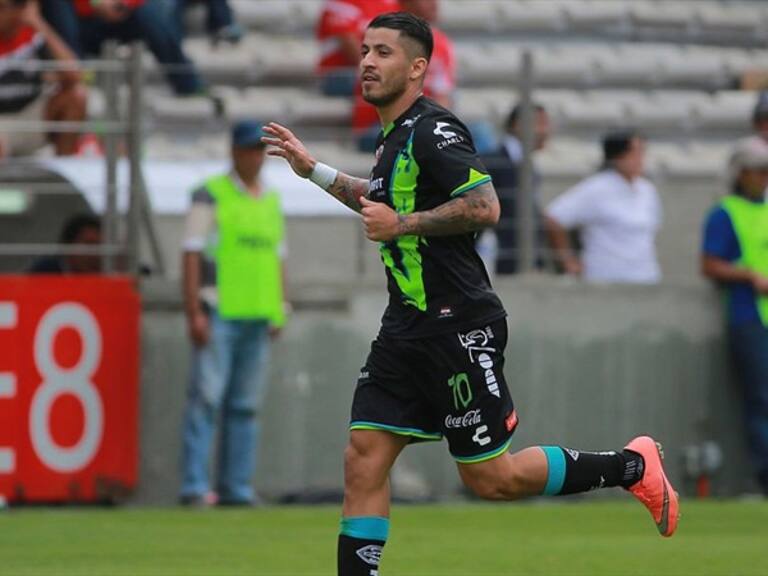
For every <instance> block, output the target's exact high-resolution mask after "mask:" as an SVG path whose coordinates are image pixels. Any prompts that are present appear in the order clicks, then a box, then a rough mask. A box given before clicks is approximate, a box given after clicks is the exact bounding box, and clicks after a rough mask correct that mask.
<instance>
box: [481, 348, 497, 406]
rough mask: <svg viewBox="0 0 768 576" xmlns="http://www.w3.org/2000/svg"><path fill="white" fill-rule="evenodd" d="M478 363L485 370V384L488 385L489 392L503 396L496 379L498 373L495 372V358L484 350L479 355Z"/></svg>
mask: <svg viewBox="0 0 768 576" xmlns="http://www.w3.org/2000/svg"><path fill="white" fill-rule="evenodd" d="M477 363H478V364H480V367H481V368H483V369H484V370H485V384H486V386H488V392H490V393H491V394H493V395H494V396H496V398H501V391H500V390H499V383H498V381H497V380H496V374H494V373H493V358H491V357H490V356H489V355H488V354H486V353H485V352H483V353H482V354H480V356H478V357H477Z"/></svg>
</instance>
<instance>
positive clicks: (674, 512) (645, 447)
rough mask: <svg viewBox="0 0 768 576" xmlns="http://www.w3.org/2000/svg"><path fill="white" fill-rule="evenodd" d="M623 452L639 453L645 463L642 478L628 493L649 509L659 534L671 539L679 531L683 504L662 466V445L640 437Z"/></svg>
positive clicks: (651, 439) (646, 437)
mask: <svg viewBox="0 0 768 576" xmlns="http://www.w3.org/2000/svg"><path fill="white" fill-rule="evenodd" d="M624 449H625V450H631V451H632V452H637V453H638V454H640V455H641V456H642V457H643V460H644V461H645V471H644V472H643V477H642V479H641V480H640V481H638V482H636V483H635V484H633V485H632V486H630V487H629V488H628V490H629V491H630V492H632V494H634V495H635V498H637V499H638V500H640V502H642V503H643V505H645V507H646V508H648V511H649V512H650V513H651V516H653V521H654V522H656V528H658V529H659V534H661V535H662V536H665V537H669V536H672V534H674V533H675V530H677V520H678V518H679V517H680V503H679V501H678V496H677V492H675V490H674V488H672V484H670V483H669V480H668V479H667V475H666V474H665V473H664V466H663V465H662V459H663V458H664V453H663V452H662V449H661V444H659V443H658V442H656V441H655V440H654V439H653V438H651V437H650V436H638V437H637V438H635V439H634V440H632V441H631V442H630V443H629V444H627V445H626V446H625V448H624Z"/></svg>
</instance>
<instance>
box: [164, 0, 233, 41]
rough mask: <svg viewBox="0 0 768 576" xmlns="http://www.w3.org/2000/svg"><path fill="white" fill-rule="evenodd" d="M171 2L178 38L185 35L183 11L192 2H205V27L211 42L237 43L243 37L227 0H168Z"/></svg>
mask: <svg viewBox="0 0 768 576" xmlns="http://www.w3.org/2000/svg"><path fill="white" fill-rule="evenodd" d="M168 1H169V2H170V3H171V17H172V19H173V23H174V25H175V26H176V34H177V35H178V37H179V38H183V37H184V36H185V31H184V12H185V11H186V10H187V8H189V6H191V5H192V4H195V3H198V4H205V6H206V9H207V11H208V17H207V19H206V29H207V30H208V34H209V36H210V37H211V42H212V43H213V44H214V45H216V44H218V43H220V42H229V43H232V44H237V43H238V42H240V40H242V38H243V29H242V27H241V26H240V25H239V24H238V23H237V22H236V21H235V14H234V12H233V11H232V7H231V6H230V5H229V0H168Z"/></svg>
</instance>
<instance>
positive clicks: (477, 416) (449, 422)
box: [445, 410, 483, 428]
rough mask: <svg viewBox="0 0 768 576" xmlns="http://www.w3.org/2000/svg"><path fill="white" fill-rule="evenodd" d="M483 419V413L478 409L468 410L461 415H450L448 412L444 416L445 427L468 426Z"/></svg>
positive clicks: (476, 423)
mask: <svg viewBox="0 0 768 576" xmlns="http://www.w3.org/2000/svg"><path fill="white" fill-rule="evenodd" d="M482 421H483V413H482V412H480V410H470V411H469V412H467V413H466V414H464V415H463V416H451V415H450V414H449V415H448V416H446V417H445V427H446V428H469V427H470V426H477V425H478V424H480V423H481V422H482Z"/></svg>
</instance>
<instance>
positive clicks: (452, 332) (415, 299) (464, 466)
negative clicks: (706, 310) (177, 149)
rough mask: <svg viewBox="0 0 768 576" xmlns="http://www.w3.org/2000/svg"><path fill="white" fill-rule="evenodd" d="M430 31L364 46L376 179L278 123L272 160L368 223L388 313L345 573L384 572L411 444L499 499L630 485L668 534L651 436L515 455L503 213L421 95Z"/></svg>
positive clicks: (406, 32)
mask: <svg viewBox="0 0 768 576" xmlns="http://www.w3.org/2000/svg"><path fill="white" fill-rule="evenodd" d="M431 52H432V34H431V31H430V28H429V25H428V24H427V23H426V22H425V21H424V20H421V19H420V18H418V17H415V16H413V15H410V14H406V13H402V12H396V13H388V14H384V15H381V16H379V17H377V18H375V19H374V20H373V21H372V22H371V23H370V24H369V26H368V28H367V30H366V33H365V37H364V39H363V44H362V61H361V63H360V74H361V80H362V90H363V94H364V95H365V98H366V99H367V100H368V101H369V102H371V103H372V104H373V105H374V106H376V108H377V110H378V113H379V116H380V118H381V123H382V126H383V127H384V128H383V130H382V132H381V134H380V136H379V143H378V146H377V150H376V164H375V166H374V167H373V170H372V172H371V176H370V178H369V179H367V180H366V179H359V178H353V177H351V176H348V175H346V174H343V173H341V172H338V171H337V170H335V169H333V168H331V167H329V166H327V165H325V164H322V163H320V162H317V161H316V160H315V159H314V158H313V157H312V155H311V154H310V153H309V152H308V151H307V150H306V148H305V147H304V145H303V144H302V142H301V141H300V140H299V139H298V138H297V137H296V136H295V135H294V134H293V133H292V132H291V131H290V130H288V129H287V128H285V127H283V126H281V125H279V124H276V123H270V124H269V125H268V126H266V127H265V131H266V132H267V133H268V134H269V136H268V137H265V142H267V143H268V144H270V145H272V146H274V148H272V149H271V151H270V152H269V153H270V154H272V155H274V156H280V157H282V158H285V159H286V160H287V161H288V162H289V163H290V165H291V167H292V168H293V170H294V171H295V172H296V173H297V174H298V175H299V176H302V177H304V178H309V179H310V180H311V181H312V182H314V183H315V184H317V185H318V186H320V187H321V188H323V189H324V190H326V191H327V192H328V193H329V194H331V195H332V196H334V197H335V198H337V199H338V200H339V201H341V202H343V203H344V204H346V205H347V206H348V207H350V208H352V209H353V210H355V211H357V212H359V213H360V214H362V219H363V225H364V227H365V232H366V235H367V237H368V238H369V239H370V240H372V241H376V242H380V243H381V244H380V250H381V258H382V260H383V262H384V264H385V266H386V270H387V279H388V289H389V294H390V301H389V306H388V307H387V310H386V312H385V313H384V317H383V320H382V326H381V331H380V332H379V335H378V336H377V337H376V339H375V340H374V342H373V344H372V346H371V352H370V354H369V356H368V359H367V361H366V364H365V366H364V367H363V369H362V371H361V373H360V377H359V380H358V383H357V388H356V390H355V395H354V400H353V403H352V420H351V424H350V430H351V432H350V438H349V444H348V446H347V448H346V450H345V455H344V468H345V469H344V472H345V489H344V505H343V512H342V513H343V517H342V520H341V533H340V536H339V540H338V573H339V575H340V576H363V575H364V576H375V575H376V574H378V566H379V561H380V558H381V552H382V547H383V546H384V543H385V542H386V540H387V533H388V530H389V519H388V517H389V505H390V494H389V481H388V476H389V471H390V468H391V467H392V465H393V463H394V461H395V459H396V458H397V456H398V454H400V452H401V451H402V450H403V448H405V446H406V445H407V444H409V443H410V442H416V441H423V440H439V439H440V438H442V437H443V436H445V437H446V438H447V439H448V444H449V448H450V451H451V454H452V455H453V457H454V458H455V459H456V461H457V463H458V469H459V474H460V476H461V478H462V480H463V481H464V483H465V484H466V485H467V486H468V487H469V488H471V489H472V490H473V491H474V492H476V493H477V494H478V495H479V496H481V497H483V498H487V499H491V500H515V499H518V498H523V497H526V496H534V495H542V494H544V495H557V494H573V493H576V492H585V491H588V490H592V489H595V488H602V487H608V486H622V487H624V488H626V489H628V490H629V491H630V492H632V493H633V494H634V495H635V496H636V497H637V498H638V499H639V500H640V501H641V502H642V503H643V504H644V505H645V506H646V507H647V508H648V509H649V511H650V512H651V514H652V516H653V518H654V520H655V522H656V525H657V527H658V529H659V531H660V532H661V534H662V535H664V536H671V535H672V534H673V533H674V531H675V529H676V527H677V517H678V499H677V494H676V493H675V491H674V490H673V488H672V486H671V484H670V483H669V481H668V480H667V477H666V475H665V473H664V470H663V468H662V462H661V455H660V451H659V449H658V447H657V444H656V443H655V442H654V440H652V439H651V438H649V437H648V436H642V437H639V438H635V439H634V440H632V441H631V442H630V443H629V444H628V445H627V446H626V448H625V449H624V450H621V451H617V452H613V451H611V452H580V451H577V450H573V449H569V448H561V447H559V446H537V447H531V448H526V449H525V450H522V451H520V452H517V453H514V454H513V453H510V452H509V446H510V443H511V436H512V433H513V432H514V430H515V427H516V426H517V422H518V420H517V413H516V412H515V410H514V406H513V404H512V399H511V398H510V395H509V391H508V390H507V386H506V383H505V381H504V373H503V369H504V347H505V344H506V340H507V326H506V320H505V317H506V313H505V311H504V308H503V307H502V305H501V302H500V300H499V298H498V297H497V296H496V294H495V293H494V292H493V290H492V289H491V286H490V282H489V280H488V276H487V274H486V272H485V269H484V267H483V264H482V262H481V260H480V258H479V257H478V256H477V254H476V252H475V250H474V247H473V246H474V244H473V240H474V236H475V233H476V232H477V231H478V230H480V229H482V228H484V227H487V226H492V225H493V224H495V223H496V221H497V220H498V217H499V203H498V200H497V198H496V192H495V190H494V188H493V184H492V183H491V178H490V177H489V176H488V175H487V172H486V170H485V168H484V167H483V165H482V164H481V163H480V161H479V160H478V158H477V156H476V153H475V149H474V146H473V143H472V138H471V136H470V134H469V131H468V130H467V128H466V127H465V126H464V124H462V122H461V121H460V120H458V119H457V118H456V117H455V116H454V115H453V114H451V112H449V111H448V110H446V109H445V108H442V107H440V106H438V105H437V104H435V103H434V102H433V101H431V100H429V99H427V98H425V97H423V96H422V94H421V89H422V83H423V81H424V74H425V72H426V69H427V66H428V64H429V58H430V55H431Z"/></svg>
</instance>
